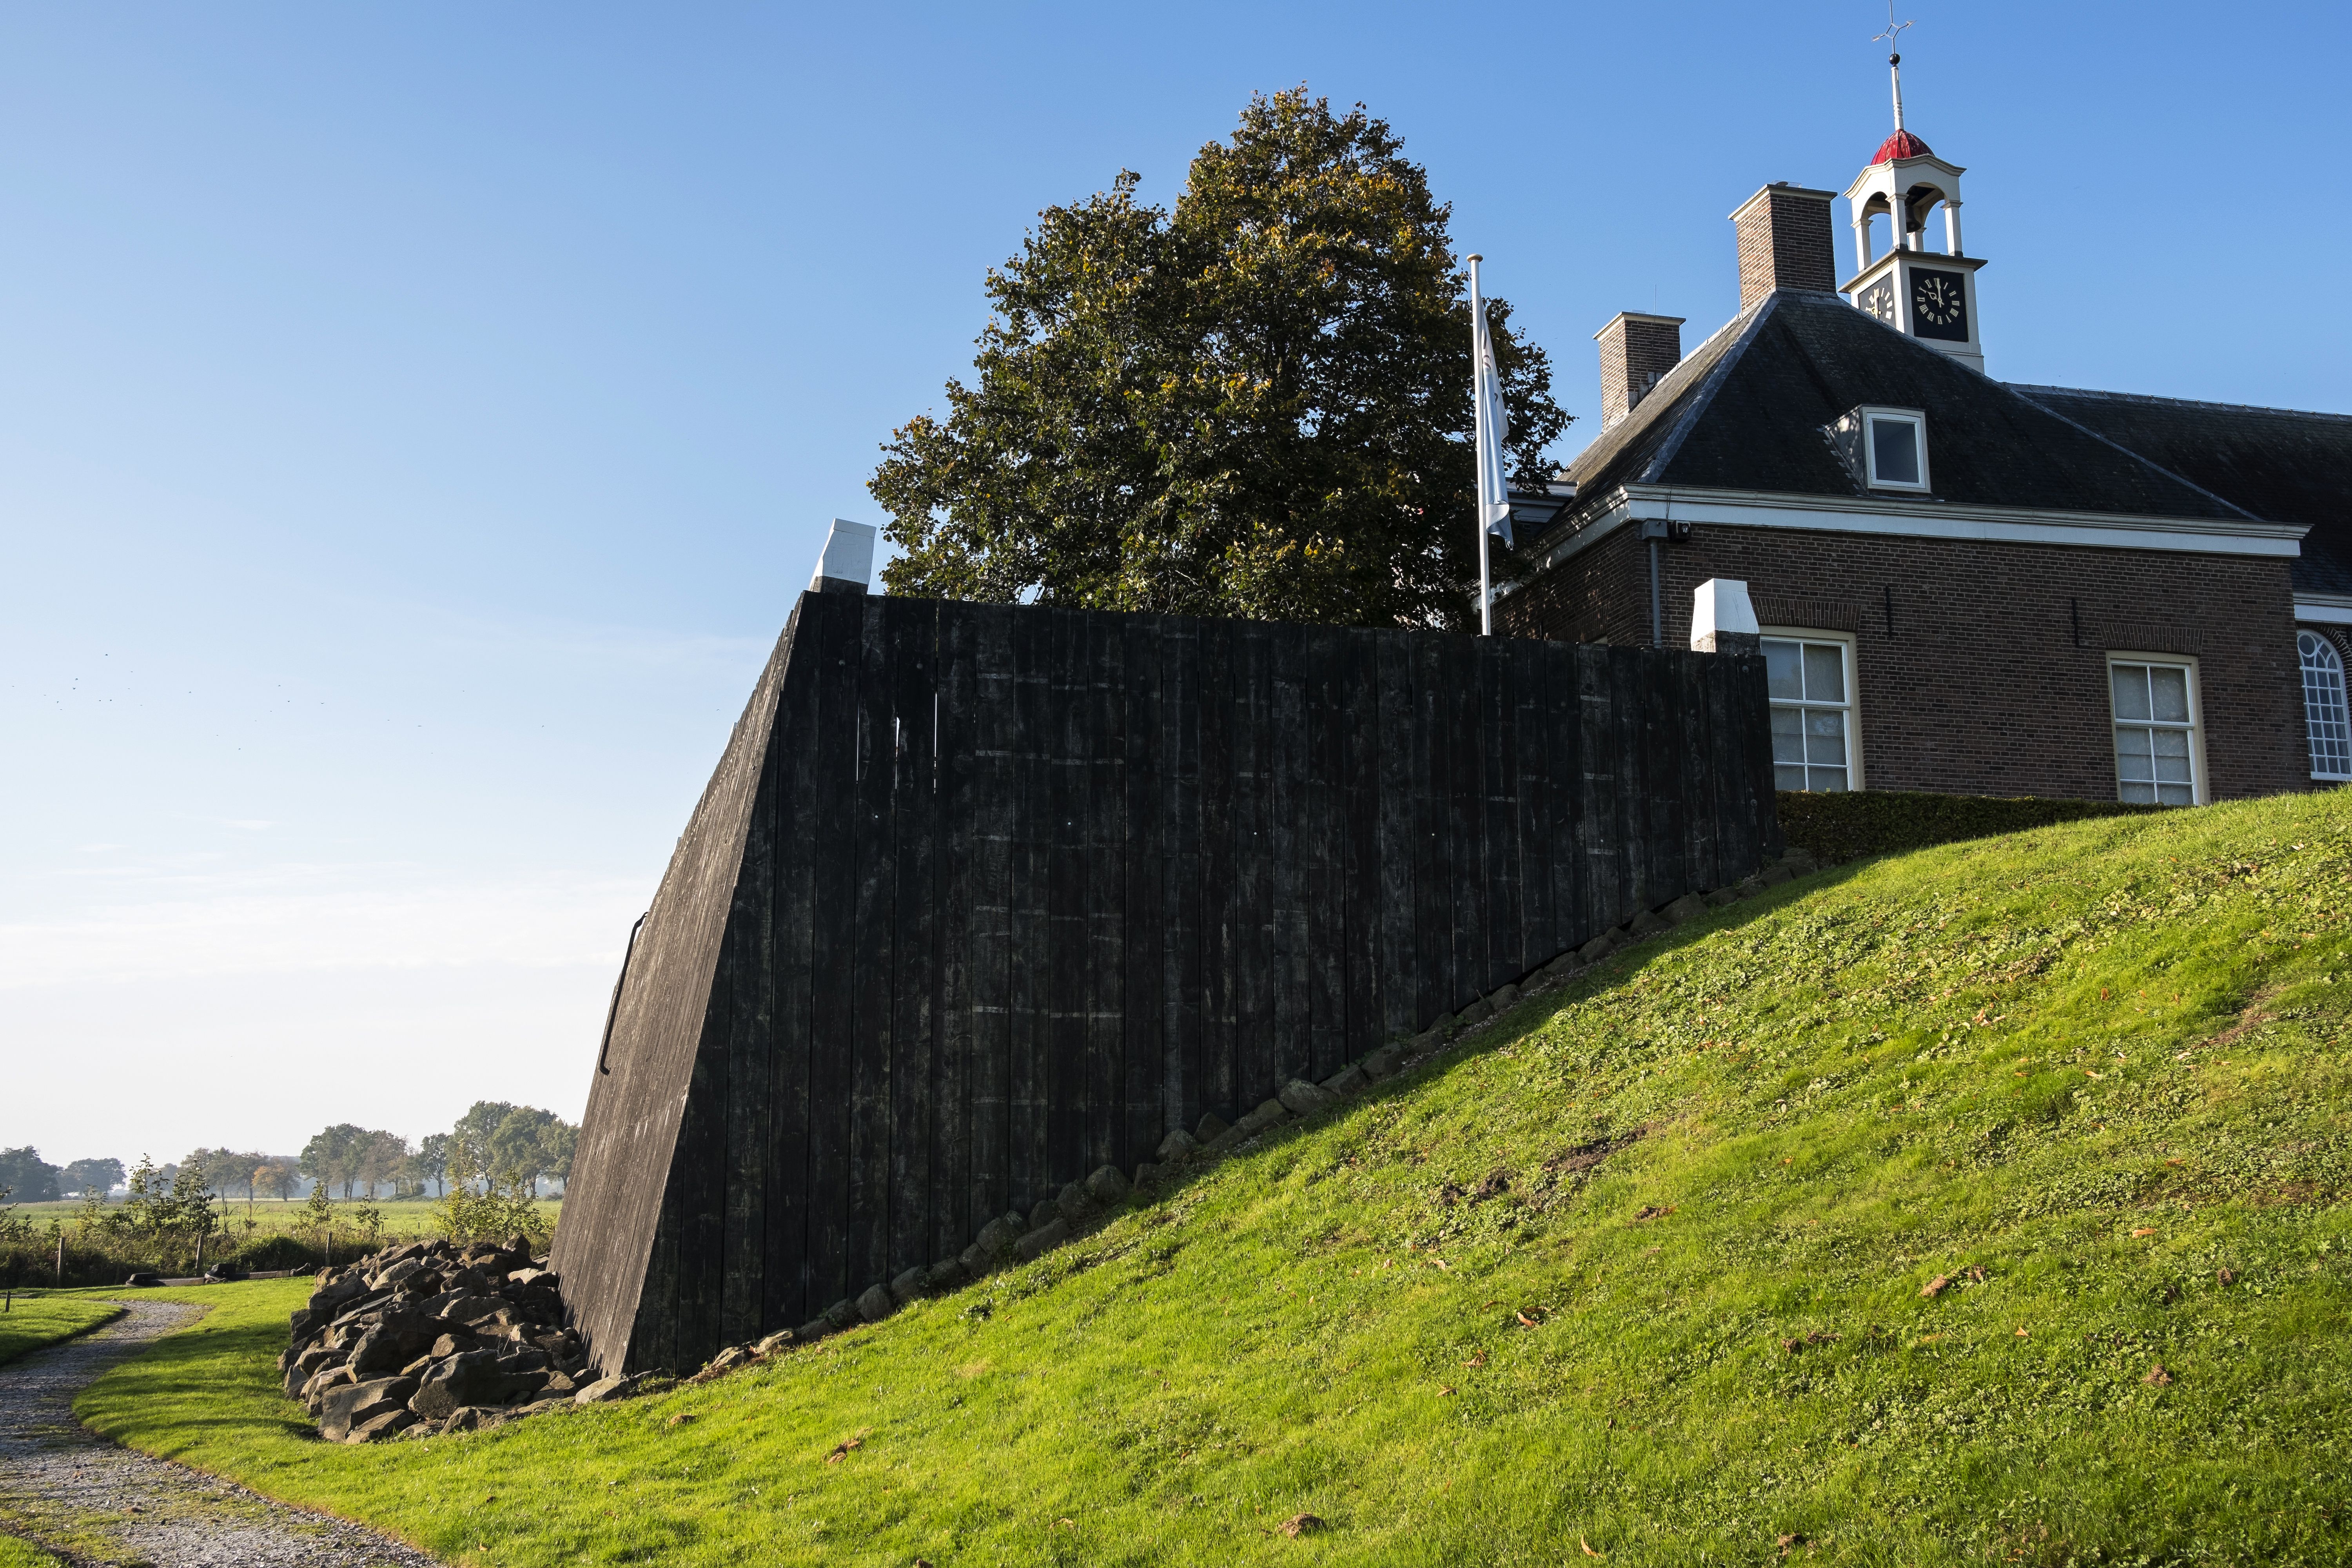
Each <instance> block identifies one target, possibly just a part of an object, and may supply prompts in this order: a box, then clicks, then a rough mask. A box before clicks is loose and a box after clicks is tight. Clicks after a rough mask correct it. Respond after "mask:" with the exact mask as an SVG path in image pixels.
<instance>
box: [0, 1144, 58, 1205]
mask: <svg viewBox="0 0 2352 1568" xmlns="http://www.w3.org/2000/svg"><path fill="white" fill-rule="evenodd" d="M63 1174H64V1173H63V1172H61V1171H59V1170H58V1168H57V1167H56V1166H55V1165H52V1164H50V1163H48V1162H47V1161H46V1160H44V1159H42V1158H41V1152H40V1151H39V1150H37V1149H35V1148H32V1147H30V1146H27V1147H26V1148H22V1149H0V1187H5V1188H6V1189H8V1191H9V1192H11V1193H13V1194H16V1201H17V1202H18V1203H22V1204H45V1203H51V1202H54V1201H55V1200H56V1198H57V1196H58V1177H60V1176H61V1175H63Z"/></svg>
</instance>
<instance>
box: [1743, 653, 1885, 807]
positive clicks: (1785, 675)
mask: <svg viewBox="0 0 2352 1568" xmlns="http://www.w3.org/2000/svg"><path fill="white" fill-rule="evenodd" d="M1762 641H1763V646H1764V679H1765V685H1766V688H1767V689H1768V690H1769V693H1770V698H1771V704H1772V787H1773V788H1775V789H1786V790H1811V791H1814V792H1817V793H1819V792H1834V791H1839V790H1849V789H1860V788H1861V787H1862V745H1861V733H1860V726H1859V724H1858V722H1857V720H1858V710H1859V704H1857V703H1856V701H1855V700H1854V666H1853V637H1849V636H1847V635H1846V634H1845V633H1843V632H1816V631H1806V630H1803V629H1801V628H1799V627H1793V626H1767V627H1765V628H1764V630H1763V637H1762Z"/></svg>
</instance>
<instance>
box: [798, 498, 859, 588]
mask: <svg viewBox="0 0 2352 1568" xmlns="http://www.w3.org/2000/svg"><path fill="white" fill-rule="evenodd" d="M873 579H874V525H873V524H872V523H870V522H852V521H849V520H848V519H847V518H845V517H836V518H835V519H834V520H833V531H832V532H830V533H828V534H826V535H825V536H824V553H822V554H820V555H819V556H818V557H817V558H816V574H815V575H814V576H813V577H811V578H810V579H809V590H810V592H812V593H817V594H863V593H864V592H866V585H867V584H870V583H871V582H872V581H873Z"/></svg>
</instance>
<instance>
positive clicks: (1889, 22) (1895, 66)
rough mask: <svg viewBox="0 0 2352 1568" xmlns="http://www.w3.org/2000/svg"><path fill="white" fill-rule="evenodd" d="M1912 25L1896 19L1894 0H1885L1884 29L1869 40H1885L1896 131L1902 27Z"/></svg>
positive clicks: (1900, 114)
mask: <svg viewBox="0 0 2352 1568" xmlns="http://www.w3.org/2000/svg"><path fill="white" fill-rule="evenodd" d="M1908 26H1915V24H1913V23H1910V22H1898V21H1896V20H1895V0H1886V31H1885V32H1883V33H1881V34H1879V35H1878V37H1876V38H1873V39H1871V40H1870V41H1871V42H1872V43H1877V42H1878V41H1879V38H1884V39H1885V40H1886V71H1887V74H1888V75H1889V76H1891V77H1893V78H1894V79H1895V130H1897V131H1900V130H1902V129H1903V52H1902V47H1901V46H1902V41H1903V29H1904V28H1906V27H1908Z"/></svg>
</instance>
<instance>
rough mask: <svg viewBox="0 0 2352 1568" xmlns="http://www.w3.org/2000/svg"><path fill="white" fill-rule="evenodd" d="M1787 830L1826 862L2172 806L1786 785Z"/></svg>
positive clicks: (1797, 845) (1783, 814)
mask: <svg viewBox="0 0 2352 1568" xmlns="http://www.w3.org/2000/svg"><path fill="white" fill-rule="evenodd" d="M1778 805H1779V809H1780V832H1781V834H1782V836H1783V837H1786V838H1787V839H1788V841H1789V847H1790V848H1792V849H1810V850H1811V851H1812V853H1813V858H1815V859H1817V860H1819V861H1820V862H1821V863H1822V865H1824V866H1832V865H1835V864H1837V863H1839V862H1840V861H1844V860H1859V859H1861V858H1864V856H1868V855H1893V854H1897V853H1899V852H1901V851H1903V850H1906V849H1925V848H1927V847H1929V846H1931V845H1936V844H1956V843H1958V842H1959V841H1960V840H1961V839H1964V838H1984V837H1990V835H1992V834H1996V833H2016V832H2020V831H2021V830H2023V829H2025V828H2028V827H2047V826H2050V825H2051V824H2052V823H2054V822H2079V821H2081V820H2082V819H2083V818H2084V817H2087V816H2137V815H2139V814H2140V813H2142V812H2149V811H2165V810H2168V809H2172V808H2169V807H2166V806H2161V805H2125V804H2124V803H2123V802H2121V801H2114V800H2036V799H2033V798H2031V797H2025V798H2017V797H2009V796H2001V795H1928V794H1927V793H1925V792H1915V791H1911V790H1892V789H1863V790H1852V791H1848V792H1845V793H1843V794H1838V795H1826V794H1823V795H1813V794H1799V793H1796V792H1794V791H1787V790H1784V791H1782V792H1781V793H1780V796H1779V800H1778Z"/></svg>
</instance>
